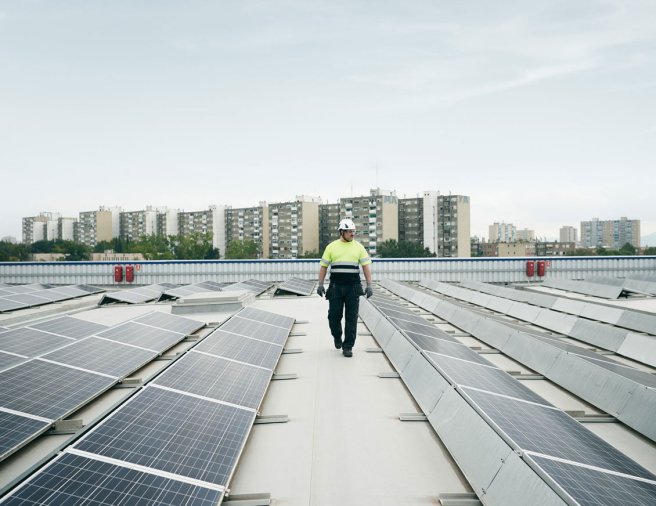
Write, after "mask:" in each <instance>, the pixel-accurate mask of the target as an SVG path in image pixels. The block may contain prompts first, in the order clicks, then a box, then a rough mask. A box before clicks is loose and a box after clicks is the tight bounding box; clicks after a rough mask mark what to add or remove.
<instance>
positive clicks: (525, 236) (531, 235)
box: [516, 228, 535, 242]
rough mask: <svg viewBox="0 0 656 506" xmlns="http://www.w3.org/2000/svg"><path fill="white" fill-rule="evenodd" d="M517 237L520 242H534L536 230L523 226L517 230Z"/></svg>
mask: <svg viewBox="0 0 656 506" xmlns="http://www.w3.org/2000/svg"><path fill="white" fill-rule="evenodd" d="M516 237H517V240H518V241H519V242H534V241H535V230H531V229H529V228H522V229H520V230H517V231H516Z"/></svg>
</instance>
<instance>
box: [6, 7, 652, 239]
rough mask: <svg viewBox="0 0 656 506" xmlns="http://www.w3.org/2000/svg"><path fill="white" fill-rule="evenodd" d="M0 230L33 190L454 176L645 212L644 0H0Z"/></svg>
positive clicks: (133, 196) (503, 196) (286, 185)
mask: <svg viewBox="0 0 656 506" xmlns="http://www.w3.org/2000/svg"><path fill="white" fill-rule="evenodd" d="M0 171H1V176H2V177H1V178H0V198H1V207H0V210H1V216H0V236H4V235H13V236H16V237H17V238H19V239H20V237H21V218H22V217H24V216H34V215H36V214H38V213H39V212H40V211H52V212H61V213H62V214H63V215H64V216H74V217H77V215H78V213H79V212H80V211H90V210H94V209H97V208H98V206H100V205H106V206H122V207H123V208H124V210H126V211H134V210H139V209H143V208H144V207H145V206H146V205H153V206H168V207H169V208H179V209H183V210H186V211H192V210H201V209H205V208H207V206H208V205H211V204H228V205H232V206H234V207H244V206H252V205H256V204H257V203H258V202H259V201H261V200H266V201H268V202H280V201H288V200H292V199H293V198H294V197H295V196H296V195H301V194H305V195H313V196H320V197H321V198H322V199H324V200H327V201H330V202H335V201H337V199H338V198H339V197H340V196H349V195H364V194H368V192H369V189H370V188H373V187H380V188H383V189H389V190H396V192H397V194H398V195H399V196H400V197H403V196H404V195H406V196H414V195H416V194H418V193H420V192H422V191H423V190H438V191H440V192H442V193H447V194H448V193H449V192H451V193H454V194H462V195H469V196H470V197H471V221H472V234H478V235H481V236H487V233H488V228H487V227H488V225H490V224H492V223H493V222H495V221H498V222H501V221H505V222H512V223H514V224H515V225H516V226H517V227H518V228H531V229H534V230H535V231H536V233H537V234H538V235H539V236H546V237H552V238H555V237H557V235H558V229H559V228H560V227H561V226H562V225H573V226H576V227H577V228H578V227H579V224H580V221H581V220H589V219H591V218H593V217H598V218H600V219H618V218H619V217H620V216H627V217H628V218H630V219H640V220H641V221H642V235H643V236H644V235H647V234H650V233H654V232H656V205H655V201H656V198H655V196H656V182H655V180H656V176H654V174H656V2H654V1H653V0H644V1H643V0H627V1H620V0H563V1H558V0H544V1H542V0H530V1H525V0H517V1H510V0H496V1H494V2H488V1H464V0H463V1H453V0H445V1H438V0H426V1H413V0H398V1H395V0H388V1H386V0H375V1H357V0H326V1H323V0H298V1H292V0H290V1H278V0H262V1H249V0H238V1H209V0H204V1H193V0H192V1H189V0H187V1H166V0H141V1H135V0H113V1H109V0H106V1H97V0H79V1H70V0H57V1H39V0H24V1H20V0H11V1H10V0H0Z"/></svg>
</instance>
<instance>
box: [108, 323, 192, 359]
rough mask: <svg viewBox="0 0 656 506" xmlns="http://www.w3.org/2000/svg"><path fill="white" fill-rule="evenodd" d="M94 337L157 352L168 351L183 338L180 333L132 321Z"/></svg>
mask: <svg viewBox="0 0 656 506" xmlns="http://www.w3.org/2000/svg"><path fill="white" fill-rule="evenodd" d="M96 335H97V336H100V337H103V338H105V339H111V340H112V341H118V342H119V343H125V344H131V345H133V346H140V347H142V348H146V349H149V350H154V351H159V352H161V351H164V350H167V349H169V348H170V347H171V346H173V345H174V344H176V343H179V342H180V341H182V340H183V339H184V337H185V335H184V334H181V333H180V332H171V331H169V330H164V329H159V328H155V327H150V326H148V325H141V324H139V323H135V322H132V321H129V322H126V323H122V324H120V325H117V326H116V327H111V328H109V329H107V330H103V331H102V332H98V333H97V334H96Z"/></svg>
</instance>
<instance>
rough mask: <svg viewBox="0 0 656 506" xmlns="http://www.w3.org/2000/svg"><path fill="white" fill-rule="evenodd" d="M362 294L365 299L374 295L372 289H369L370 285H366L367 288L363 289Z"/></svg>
mask: <svg viewBox="0 0 656 506" xmlns="http://www.w3.org/2000/svg"><path fill="white" fill-rule="evenodd" d="M364 294H365V295H366V296H367V299H368V298H369V297H371V296H372V295H373V294H374V289H373V288H371V285H367V288H365V289H364Z"/></svg>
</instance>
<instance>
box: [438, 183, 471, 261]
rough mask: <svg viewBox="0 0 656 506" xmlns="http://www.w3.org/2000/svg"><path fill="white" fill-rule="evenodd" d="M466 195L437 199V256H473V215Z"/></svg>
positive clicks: (441, 196) (443, 196) (439, 196)
mask: <svg viewBox="0 0 656 506" xmlns="http://www.w3.org/2000/svg"><path fill="white" fill-rule="evenodd" d="M469 200H470V199H469V197H468V196H466V195H438V197H437V208H438V209H437V213H438V214H437V256H438V257H445V258H448V257H452V258H453V257H470V256H471V214H470V202H469Z"/></svg>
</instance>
